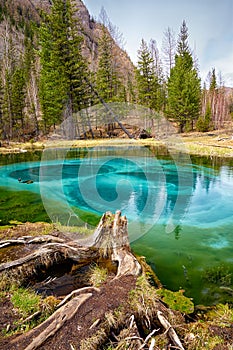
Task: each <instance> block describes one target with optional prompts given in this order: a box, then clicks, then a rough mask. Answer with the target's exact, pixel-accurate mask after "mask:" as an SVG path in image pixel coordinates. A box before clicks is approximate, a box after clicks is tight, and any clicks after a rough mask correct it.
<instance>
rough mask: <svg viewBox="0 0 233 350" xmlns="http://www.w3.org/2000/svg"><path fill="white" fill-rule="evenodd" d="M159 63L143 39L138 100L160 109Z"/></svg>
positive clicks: (138, 70)
mask: <svg viewBox="0 0 233 350" xmlns="http://www.w3.org/2000/svg"><path fill="white" fill-rule="evenodd" d="M157 67H158V66H157V65H156V62H155V60H154V57H153V53H152V51H151V49H150V48H149V47H148V45H147V43H146V42H145V40H143V39H142V42H141V46H140V49H139V51H138V65H137V70H136V79H137V87H138V102H139V103H140V104H142V105H144V106H147V107H149V108H150V109H153V110H157V111H159V110H160V108H161V96H160V87H161V86H160V84H159V76H158V71H157Z"/></svg>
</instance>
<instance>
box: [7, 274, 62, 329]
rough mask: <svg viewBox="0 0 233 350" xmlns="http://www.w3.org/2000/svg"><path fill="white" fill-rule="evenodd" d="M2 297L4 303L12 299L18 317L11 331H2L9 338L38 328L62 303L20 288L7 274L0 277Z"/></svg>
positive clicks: (53, 298)
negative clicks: (5, 300)
mask: <svg viewBox="0 0 233 350" xmlns="http://www.w3.org/2000/svg"><path fill="white" fill-rule="evenodd" d="M0 297H1V300H2V301H3V300H4V299H9V297H10V301H11V303H12V306H13V309H14V310H15V314H16V315H18V320H17V321H15V323H14V327H12V328H11V330H10V331H9V330H7V328H6V329H3V330H2V333H3V334H4V335H7V336H11V335H13V334H15V333H18V332H22V331H23V332H26V331H28V330H29V329H31V328H33V327H35V326H37V325H38V324H40V323H41V322H43V321H44V320H45V319H46V318H48V317H49V316H50V315H51V314H52V313H53V312H54V310H55V309H56V307H57V305H58V304H59V302H60V301H59V300H58V299H56V298H55V297H53V296H49V297H46V298H43V297H42V296H41V295H38V294H36V293H35V291H34V290H32V289H30V288H24V287H22V286H20V285H19V282H18V281H17V280H16V279H12V278H11V277H9V276H7V275H6V274H2V275H1V276H0ZM34 315H35V317H33V316H34ZM30 316H32V317H31V318H30Z"/></svg>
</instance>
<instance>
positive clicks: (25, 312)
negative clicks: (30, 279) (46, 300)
mask: <svg viewBox="0 0 233 350" xmlns="http://www.w3.org/2000/svg"><path fill="white" fill-rule="evenodd" d="M11 292H12V296H11V302H12V304H13V307H14V308H15V309H17V310H18V312H19V314H20V315H21V316H22V317H23V318H26V317H28V316H29V315H31V314H33V313H35V312H37V311H39V310H40V303H41V301H42V298H41V296H40V295H38V294H36V293H35V292H34V291H32V290H30V289H25V288H22V287H19V288H18V287H12V289H11Z"/></svg>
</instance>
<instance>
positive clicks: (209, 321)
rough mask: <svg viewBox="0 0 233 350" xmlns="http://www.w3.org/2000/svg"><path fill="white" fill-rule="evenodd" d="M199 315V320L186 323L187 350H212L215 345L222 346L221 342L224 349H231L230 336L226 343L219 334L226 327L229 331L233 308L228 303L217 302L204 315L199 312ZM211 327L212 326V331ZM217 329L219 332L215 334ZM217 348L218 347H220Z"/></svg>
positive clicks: (232, 319) (232, 321)
mask: <svg viewBox="0 0 233 350" xmlns="http://www.w3.org/2000/svg"><path fill="white" fill-rule="evenodd" d="M199 317H200V320H199V321H197V322H195V323H190V324H189V325H188V332H189V333H187V336H186V343H187V350H203V349H208V350H214V349H215V347H216V346H217V345H218V346H223V344H224V349H229V350H230V349H232V344H230V341H231V340H230V338H231V337H229V339H228V341H227V344H226V343H224V339H223V337H222V336H220V335H221V332H222V331H223V332H224V331H225V332H226V330H227V329H228V328H229V331H230V327H231V325H232V323H233V310H232V309H231V308H230V307H229V305H228V304H226V305H222V304H219V305H217V306H215V307H214V308H212V310H210V311H208V312H207V313H205V314H204V315H201V314H200V315H199ZM211 327H213V330H212V331H211ZM218 330H219V334H217V331H218ZM226 339H227V337H226ZM218 348H219V349H220V347H218Z"/></svg>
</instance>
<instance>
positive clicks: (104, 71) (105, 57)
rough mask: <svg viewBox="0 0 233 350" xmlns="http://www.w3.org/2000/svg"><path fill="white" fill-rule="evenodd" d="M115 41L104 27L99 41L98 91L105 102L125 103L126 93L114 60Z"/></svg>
mask: <svg viewBox="0 0 233 350" xmlns="http://www.w3.org/2000/svg"><path fill="white" fill-rule="evenodd" d="M112 52H113V40H112V38H111V37H110V35H109V33H108V31H107V29H106V28H105V27H104V26H102V35H101V37H100V40H99V61H98V68H97V73H96V89H97V91H98V94H99V95H100V97H101V98H102V99H103V100H104V101H105V102H114V101H125V99H126V93H125V89H124V86H123V84H122V83H121V81H120V77H119V76H118V73H117V71H116V68H115V66H114V60H113V53H112Z"/></svg>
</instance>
